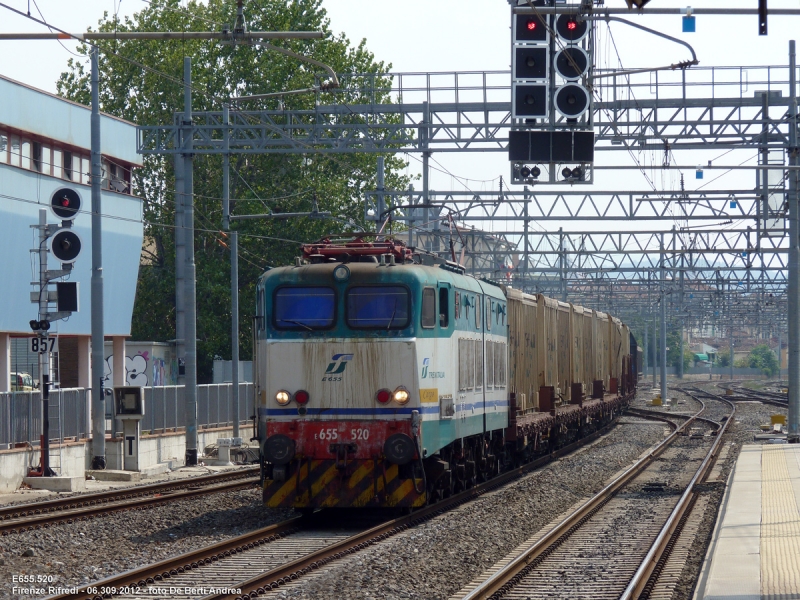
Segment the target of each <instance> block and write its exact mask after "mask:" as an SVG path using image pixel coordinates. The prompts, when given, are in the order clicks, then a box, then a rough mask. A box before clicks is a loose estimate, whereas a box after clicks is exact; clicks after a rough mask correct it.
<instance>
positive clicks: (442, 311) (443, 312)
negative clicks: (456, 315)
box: [439, 287, 450, 329]
mask: <svg viewBox="0 0 800 600" xmlns="http://www.w3.org/2000/svg"><path fill="white" fill-rule="evenodd" d="M449 292H450V290H448V289H447V288H444V287H443V288H439V327H441V328H442V329H446V328H447V326H448V325H449V324H450V293H449Z"/></svg>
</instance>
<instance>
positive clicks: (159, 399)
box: [141, 383, 253, 431]
mask: <svg viewBox="0 0 800 600" xmlns="http://www.w3.org/2000/svg"><path fill="white" fill-rule="evenodd" d="M232 392H233V384H231V383H213V384H210V385H198V386H197V425H198V426H199V427H202V426H217V427H225V426H228V425H233V419H232V418H231V394H232ZM252 397H253V384H252V383H240V384H239V411H238V412H239V422H240V423H242V422H245V421H247V420H248V419H249V418H250V415H251V413H252V412H253V410H252V404H253V403H252ZM184 407H185V402H184V386H182V385H165V386H158V387H146V388H144V419H142V423H141V428H142V431H161V430H169V429H177V428H179V427H185V426H186V412H185V410H184Z"/></svg>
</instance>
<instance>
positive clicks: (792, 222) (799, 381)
mask: <svg viewBox="0 0 800 600" xmlns="http://www.w3.org/2000/svg"><path fill="white" fill-rule="evenodd" d="M796 62H797V58H796V53H795V41H794V40H791V41H790V42H789V87H790V90H789V123H790V124H789V165H790V166H792V167H795V166H797V164H798V156H797V152H798V148H797V64H796ZM797 192H798V186H797V171H796V170H792V171H790V174H789V419H788V420H789V424H788V425H789V431H788V438H789V443H794V444H796V443H798V442H800V295H798V292H799V291H800V285H798V283H799V282H798V276H799V275H800V270H799V269H800V240H799V239H798V235H799V234H800V227H798V225H799V224H800V222H799V221H798V217H800V215H798V214H797V212H798V198H797Z"/></svg>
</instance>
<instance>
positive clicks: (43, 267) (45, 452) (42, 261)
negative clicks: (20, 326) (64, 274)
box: [37, 208, 105, 477]
mask: <svg viewBox="0 0 800 600" xmlns="http://www.w3.org/2000/svg"><path fill="white" fill-rule="evenodd" d="M47 294H48V292H47V210H46V209H44V208H40V209H39V321H43V320H46V319H47V310H48V308H47V307H48V301H47ZM37 337H38V338H39V343H40V344H41V343H42V342H43V341H44V343H45V344H47V332H44V333H41V332H40V333H39V334H37ZM39 389H40V390H41V393H42V447H41V456H42V476H43V477H49V476H50V475H52V473H51V471H50V353H49V352H42V351H41V350H39ZM104 424H105V422H104Z"/></svg>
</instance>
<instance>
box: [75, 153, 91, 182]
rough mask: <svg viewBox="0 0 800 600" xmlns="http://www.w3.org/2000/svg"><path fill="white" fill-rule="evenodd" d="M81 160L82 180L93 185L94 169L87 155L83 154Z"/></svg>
mask: <svg viewBox="0 0 800 600" xmlns="http://www.w3.org/2000/svg"><path fill="white" fill-rule="evenodd" d="M80 161H81V179H80V182H81V183H83V184H85V185H91V184H92V169H91V166H90V165H89V159H88V158H86V157H85V156H81V159H80ZM73 181H75V180H74V179H73Z"/></svg>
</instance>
